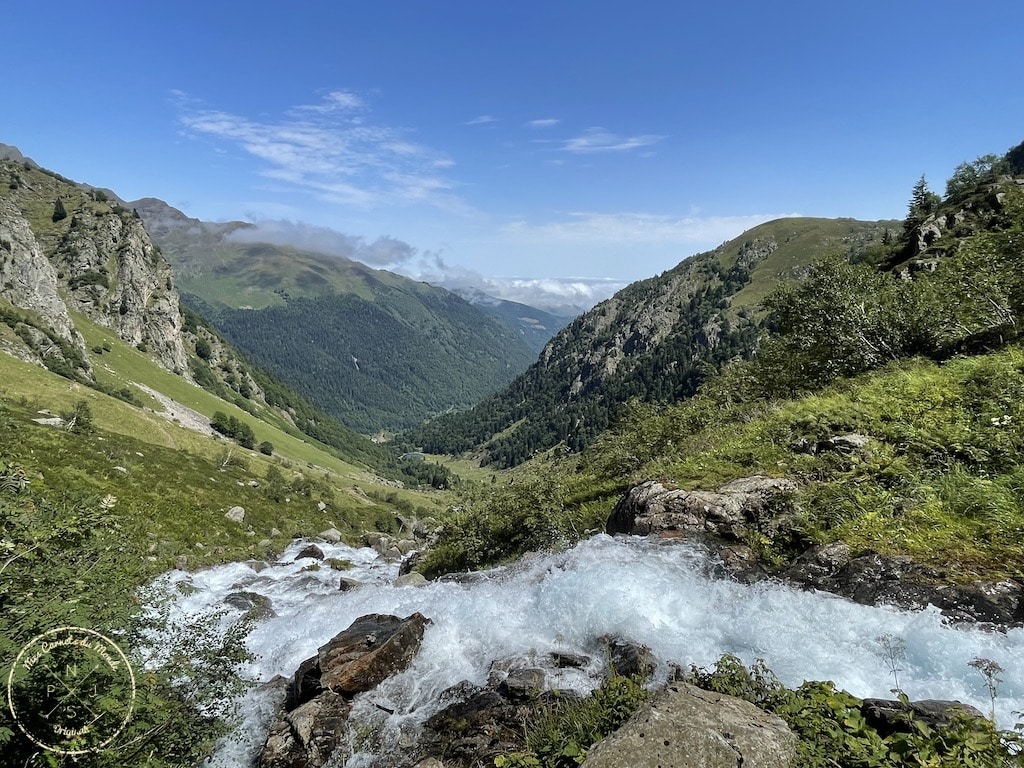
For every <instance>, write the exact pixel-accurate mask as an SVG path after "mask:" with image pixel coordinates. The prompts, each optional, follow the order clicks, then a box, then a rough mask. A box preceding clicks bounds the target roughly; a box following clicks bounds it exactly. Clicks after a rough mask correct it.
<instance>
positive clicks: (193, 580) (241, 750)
mask: <svg viewBox="0 0 1024 768" xmlns="http://www.w3.org/2000/svg"><path fill="white" fill-rule="evenodd" d="M305 544H306V542H296V543H295V544H293V545H292V546H291V547H290V548H289V549H288V550H287V551H286V552H285V553H284V554H283V555H282V557H281V558H280V561H279V563H277V564H273V565H270V566H268V567H266V568H264V569H263V570H262V571H260V572H257V571H256V570H254V569H253V568H252V567H250V566H249V565H246V564H243V563H234V564H230V565H224V566H219V567H215V568H210V569H208V570H203V571H199V572H196V573H192V574H187V573H184V572H181V571H175V572H172V573H169V574H166V575H165V576H163V577H161V579H160V580H158V582H157V586H158V588H160V589H161V590H167V591H168V592H169V593H171V594H174V595H175V596H176V597H175V600H174V606H173V611H174V613H175V614H177V615H179V616H180V617H187V616H191V617H196V616H202V615H204V614H209V613H213V612H214V611H217V610H222V609H223V608H224V607H225V605H224V599H225V597H226V596H228V595H229V594H231V593H232V592H237V591H240V590H245V591H251V592H256V593H259V594H261V595H264V596H266V597H268V598H269V599H270V601H271V604H272V608H273V610H274V612H275V613H276V617H274V618H269V619H264V620H261V621H259V622H258V623H257V624H256V628H255V630H254V631H253V632H252V633H251V634H250V635H249V637H248V646H249V648H250V650H251V651H252V652H253V653H254V654H255V656H256V660H255V662H254V663H252V664H251V665H249V666H247V667H246V668H245V669H244V670H243V671H242V673H243V674H244V675H246V676H248V677H251V678H252V679H253V680H257V681H266V680H269V679H271V678H272V677H273V676H274V675H282V676H285V677H288V676H290V675H291V674H292V673H293V672H294V671H295V669H296V667H297V666H298V665H299V663H300V662H302V661H303V660H304V659H307V658H309V657H310V656H313V655H314V654H315V653H316V650H317V648H318V647H319V646H320V645H323V644H324V643H325V642H327V641H328V640H329V639H331V638H332V637H333V636H334V635H336V634H337V633H338V632H340V631H342V630H344V629H346V628H347V627H348V626H349V624H351V623H352V621H354V620H355V619H356V618H358V617H360V616H363V615H365V614H369V613H385V614H394V615H397V616H400V617H405V616H408V615H410V614H412V613H413V612H415V611H419V612H420V613H422V614H423V615H424V616H426V617H427V618H429V619H430V620H431V621H432V623H431V624H429V625H428V626H427V628H426V633H425V635H424V639H423V645H422V647H421V649H420V651H419V654H418V655H417V656H416V658H415V660H414V661H413V663H412V665H411V667H410V668H409V669H407V670H406V671H404V672H402V673H400V674H398V675H396V676H394V677H392V678H391V679H389V680H387V681H385V682H384V683H383V684H381V685H380V686H379V687H378V688H377V689H376V690H375V691H371V692H369V693H367V694H361V695H360V696H359V697H358V698H357V702H358V703H357V705H356V707H355V709H354V710H353V715H352V716H353V718H369V719H371V720H373V721H374V722H375V723H376V724H378V725H380V726H382V727H383V728H384V733H385V737H384V743H383V744H381V743H380V742H378V743H377V746H376V747H363V748H365V749H387V743H388V742H387V739H388V738H392V739H393V738H397V737H398V734H399V732H400V731H404V730H406V729H409V728H415V726H416V725H417V724H418V723H421V722H423V720H425V719H426V717H428V716H429V715H431V714H433V713H434V712H436V711H437V710H438V708H439V705H438V704H437V703H436V701H437V696H438V694H440V693H441V692H442V691H443V690H445V689H446V688H448V687H450V686H452V685H454V684H456V683H458V682H460V681H462V680H469V681H471V682H473V683H476V684H484V683H485V682H486V680H487V675H488V670H489V667H490V664H491V662H492V661H493V660H496V659H508V658H510V657H521V658H522V657H530V656H531V655H543V654H547V653H550V652H553V651H559V652H569V653H576V654H587V655H589V656H591V657H592V658H593V664H592V668H591V669H590V670H589V671H591V672H595V671H597V669H599V668H600V666H601V665H602V664H603V663H604V662H603V659H602V658H601V654H600V651H599V644H598V643H597V638H598V637H600V636H602V635H616V636H619V637H622V638H625V639H628V640H631V641H633V642H636V643H642V644H643V645H646V646H648V647H649V648H650V649H651V650H652V651H653V652H654V654H655V656H656V657H657V658H658V659H659V661H660V662H661V664H662V665H663V666H662V669H661V670H660V673H661V675H662V676H663V677H664V676H665V675H666V674H667V663H669V662H674V663H677V664H679V665H681V666H682V667H684V668H686V669H688V668H689V665H690V664H698V665H701V666H710V665H713V664H714V662H715V661H716V660H717V659H718V658H719V657H720V656H721V655H722V654H723V653H732V654H735V655H736V656H738V657H740V658H741V659H743V661H744V662H745V663H747V664H750V663H752V662H753V661H754V660H755V659H763V660H764V661H765V662H766V664H767V665H768V667H769V668H771V669H772V670H773V671H774V672H775V673H776V675H778V677H779V678H780V679H781V680H782V682H783V683H785V684H787V685H790V686H795V685H798V684H799V683H801V682H802V681H804V680H831V681H833V682H834V683H835V684H836V686H837V687H839V688H843V689H845V690H847V691H849V692H850V693H852V694H854V695H856V696H859V697H880V698H892V694H891V692H890V691H891V689H892V688H893V687H894V684H895V683H894V679H893V675H892V672H891V670H890V666H889V662H888V661H887V660H886V654H885V650H884V648H883V644H882V643H880V642H879V640H878V638H879V637H883V636H888V637H890V638H892V639H893V640H894V641H896V642H901V643H902V644H903V646H904V647H905V652H904V654H903V658H901V659H899V663H898V666H899V672H898V675H899V686H900V687H901V688H902V689H903V690H904V691H905V692H906V693H907V695H908V696H909V697H910V698H911V699H912V700H916V699H956V700H960V701H963V702H965V703H968V704H972V705H974V706H975V707H977V708H978V709H980V710H981V711H982V712H985V713H988V712H989V710H990V706H991V705H990V699H989V694H988V689H987V687H986V682H985V679H984V677H983V676H982V675H981V674H980V673H979V672H978V671H977V670H976V669H973V668H971V667H969V666H968V663H969V662H970V661H971V660H972V659H974V658H976V657H981V658H985V659H991V660H992V661H995V662H997V663H998V664H999V665H1001V666H1002V667H1003V669H1004V670H1005V671H1004V672H1003V673H1002V674H1001V675H1000V677H1001V678H1002V682H1001V683H1000V684H999V687H998V697H997V698H996V700H995V710H996V717H997V722H998V724H999V726H1000V727H1004V728H1008V727H1012V726H1013V724H1014V723H1015V722H1016V721H1017V720H1019V719H1021V718H1020V717H1019V716H1018V715H1016V714H1015V713H1016V712H1019V711H1020V710H1022V709H1024V630H1020V629H1013V630H1010V631H1008V632H1005V633H1003V632H996V631H989V630H985V629H982V628H978V627H966V626H950V625H947V624H946V623H945V622H944V621H943V618H942V616H940V614H939V613H938V611H936V610H933V609H928V610H925V611H919V612H909V611H902V610H896V609H892V608H886V607H866V606H862V605H857V604H855V603H852V602H850V601H847V600H844V599H841V598H837V597H834V596H831V595H828V594H824V593H816V592H802V591H796V590H794V589H791V588H788V587H785V586H781V585H778V584H773V583H760V584H756V585H753V586H748V585H743V584H739V583H736V582H733V581H730V580H728V579H726V578H721V577H720V573H721V571H720V569H718V568H716V564H715V563H714V562H713V561H712V560H711V558H709V556H708V555H707V554H706V553H705V552H704V551H703V550H702V549H701V548H699V547H698V546H696V545H690V544H685V543H671V544H667V543H661V542H654V541H647V540H643V539H635V538H634V539H627V538H616V539H613V538H610V537H608V536H603V535H602V536H597V537H595V538H593V539H590V540H588V541H585V542H583V543H581V544H579V545H578V546H576V547H574V548H573V549H571V550H569V551H567V552H564V553H559V554H551V555H543V556H537V557H534V558H530V559H527V560H526V561H523V562H521V563H518V564H516V565H515V566H510V567H506V568H500V569H495V570H492V571H488V572H486V573H484V574H482V575H480V576H479V577H478V578H474V579H472V580H467V581H466V582H465V583H457V582H433V583H430V584H427V585H425V586H419V587H417V586H405V587H395V586H392V584H391V582H392V580H393V579H394V578H395V576H396V575H397V564H395V563H389V562H386V561H384V560H383V559H381V558H379V557H378V556H377V553H376V552H374V551H373V550H371V549H365V548H363V549H353V548H350V547H346V546H343V545H331V544H324V543H319V544H318V546H320V547H321V549H322V550H323V551H324V553H325V555H326V557H327V558H344V559H347V560H349V561H351V562H352V563H353V564H354V567H353V568H352V569H351V570H348V571H344V572H342V573H339V572H338V571H335V570H332V569H330V568H329V567H328V566H327V564H326V563H324V564H323V566H322V567H321V569H320V570H316V571H303V567H304V566H309V565H310V564H311V563H313V562H315V561H313V560H310V559H303V560H300V561H298V562H293V560H294V557H295V555H296V553H297V552H298V551H299V550H300V549H301V548H302V546H304V545H305ZM342 575H343V576H345V577H348V578H353V579H357V580H359V581H362V582H364V583H365V584H364V586H362V587H359V588H357V589H352V590H349V591H344V592H343V591H340V590H339V589H338V584H339V577H340V576H342ZM182 582H185V583H187V584H188V585H190V587H192V588H194V591H193V589H182V588H181V583H182ZM183 592H189V593H190V594H182V593H183ZM231 611H232V613H231V614H229V615H230V616H240V615H241V613H242V612H241V611H236V610H235V609H231ZM564 675H565V677H564V678H562V679H558V680H555V681H553V682H554V684H555V685H557V686H558V687H562V688H575V689H582V690H586V689H589V688H590V687H591V686H592V685H593V683H591V682H589V679H588V678H587V677H586V675H585V673H584V671H579V670H567V671H565V672H564ZM549 682H551V681H549ZM242 706H243V712H244V715H245V723H244V725H243V726H242V728H241V730H240V731H239V734H238V735H237V737H236V738H235V739H234V740H232V741H230V742H229V743H227V744H225V746H224V747H223V749H222V751H221V753H220V755H219V760H220V762H221V763H222V764H226V765H244V764H247V762H249V761H250V760H251V759H252V756H253V755H254V754H255V752H256V751H257V750H258V749H259V747H260V746H261V744H262V739H263V738H264V736H265V734H266V727H267V725H268V720H269V717H270V715H271V712H270V710H271V708H272V705H271V704H270V703H269V700H268V697H267V696H266V695H261V694H259V693H257V692H251V693H250V694H248V695H247V696H246V697H245V698H244V700H243V702H242ZM380 707H385V708H386V709H387V710H389V711H393V712H394V714H391V715H386V714H384V712H383V711H382V710H381V709H380ZM365 730H366V729H364V732H365ZM388 734H391V736H390V737H389V736H388ZM392 743H393V742H392ZM370 762H371V757H370V756H369V755H368V754H359V753H357V755H356V756H355V757H354V758H352V759H350V760H349V763H348V765H350V766H355V765H368V764H370Z"/></svg>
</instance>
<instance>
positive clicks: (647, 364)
mask: <svg viewBox="0 0 1024 768" xmlns="http://www.w3.org/2000/svg"><path fill="white" fill-rule="evenodd" d="M894 227H898V224H897V223H896V222H860V221H854V220H852V219H780V220H778V221H773V222H768V223H766V224H762V225H760V226H758V227H755V228H754V229H752V230H750V231H748V232H745V233H744V234H743V235H740V236H739V237H738V238H736V239H734V240H732V241H730V242H727V243H725V244H724V245H722V246H720V247H719V248H717V249H715V250H714V251H709V252H707V253H703V254H699V255H697V256H694V257H692V258H690V259H687V260H686V261H684V262H682V263H681V264H679V265H678V266H676V267H674V268H673V269H671V270H669V271H667V272H665V273H663V274H661V275H659V276H658V277H653V278H650V279H648V280H643V281H640V282H638V283H634V284H633V285H630V286H628V287H627V288H625V289H623V290H622V291H620V292H619V293H617V294H616V295H615V296H613V297H612V298H611V299H609V300H607V301H605V302H603V303H601V304H599V305H598V306H596V307H595V308H594V309H592V310H591V311H590V312H588V313H586V314H585V315H583V316H581V317H579V318H577V319H576V320H574V321H573V322H572V323H570V324H569V325H568V326H567V327H566V328H565V329H563V330H562V331H561V332H560V333H559V334H558V335H557V336H556V337H555V338H554V339H552V341H551V342H550V343H549V344H548V345H547V347H546V348H545V349H544V351H543V353H542V354H541V357H540V359H539V360H538V361H537V362H536V363H535V364H534V365H533V366H531V367H530V368H529V369H528V370H527V371H526V372H525V373H523V374H522V375H520V376H519V377H518V378H517V379H516V380H515V381H514V382H513V383H512V384H510V385H509V386H508V387H506V388H505V389H504V390H502V391H500V392H499V393H497V394H496V395H494V396H493V397H491V398H489V399H487V400H485V401H483V402H482V403H480V404H479V405H477V406H475V407H474V408H472V409H470V410H469V411H466V412H464V413H457V414H448V415H445V416H442V417H440V418H438V419H435V420H433V421H431V422H429V423H428V424H426V425H424V426H423V427H421V428H418V429H416V430H414V431H412V432H411V433H410V439H411V440H412V441H413V442H414V443H417V444H419V445H422V446H423V447H424V448H425V449H426V450H428V451H431V452H435V453H462V452H465V451H470V450H482V452H483V456H484V461H486V462H489V463H492V464H494V465H497V466H513V465H516V464H519V463H520V462H522V461H524V460H525V459H528V458H529V457H530V456H531V455H533V454H534V453H535V452H536V451H538V450H545V449H548V448H551V447H553V446H555V445H557V444H559V443H561V442H564V443H565V445H566V446H567V447H568V448H570V449H572V450H579V449H580V448H582V447H584V446H586V445H587V444H589V443H590V442H591V441H592V440H593V439H594V438H595V437H596V436H597V435H599V434H600V433H601V432H602V431H603V430H604V429H606V428H607V427H608V425H609V424H611V423H612V421H613V420H614V419H615V417H616V415H617V414H618V413H619V412H620V411H621V408H622V407H623V405H624V404H625V403H626V402H627V401H628V400H629V399H630V398H633V397H637V398H640V399H642V400H649V401H663V402H670V401H673V400H676V399H678V398H681V397H686V396H689V395H691V394H693V392H695V391H696V389H697V387H698V385H699V384H700V382H701V381H702V380H703V379H704V378H705V377H706V375H707V374H708V373H709V372H710V371H713V370H715V369H716V368H717V367H719V366H721V365H722V364H724V363H725V362H727V361H729V360H731V359H732V358H734V357H737V356H740V357H742V356H744V355H747V354H749V353H750V352H751V351H752V350H753V348H754V344H755V341H756V339H757V336H758V334H759V332H760V320H759V318H760V313H759V310H758V303H759V301H760V300H761V299H762V298H763V297H764V296H765V295H766V294H767V293H768V292H769V291H770V290H771V288H772V286H774V285H775V284H776V283H777V282H778V281H780V280H786V279H792V278H795V277H799V276H800V275H801V274H802V273H803V272H804V271H806V269H807V267H808V266H809V265H810V264H811V262H812V261H813V260H814V259H815V258H817V257H820V256H822V255H825V254H827V253H839V254H842V255H844V256H852V257H858V256H860V255H861V254H862V253H864V252H865V251H867V250H868V249H870V248H871V247H873V246H874V245H875V244H877V243H880V242H881V240H882V238H883V237H884V236H885V232H886V231H888V230H891V229H892V228H894Z"/></svg>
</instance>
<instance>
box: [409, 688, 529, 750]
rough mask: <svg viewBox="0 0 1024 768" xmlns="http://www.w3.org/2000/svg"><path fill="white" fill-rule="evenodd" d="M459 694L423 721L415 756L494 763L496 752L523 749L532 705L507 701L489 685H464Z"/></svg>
mask: <svg viewBox="0 0 1024 768" xmlns="http://www.w3.org/2000/svg"><path fill="white" fill-rule="evenodd" d="M459 693H461V694H462V696H461V697H460V699H459V700H458V701H456V702H454V703H452V704H450V705H448V706H447V707H445V708H444V709H442V710H441V711H440V712H438V713H437V714H435V715H433V716H431V717H430V718H429V719H428V720H427V722H426V723H425V724H424V726H423V732H422V734H421V736H420V744H419V748H418V756H420V757H424V758H426V757H433V758H435V759H436V758H439V757H440V758H443V759H444V761H445V764H446V765H452V766H470V765H493V764H494V758H495V757H496V756H497V755H500V754H502V753H504V752H515V751H517V750H520V749H522V748H523V739H524V735H523V723H524V722H526V719H527V718H528V717H529V716H530V714H531V712H532V708H531V705H529V704H522V703H520V704H517V703H513V702H510V701H509V700H508V699H506V698H505V697H504V696H502V695H501V694H499V693H498V692H497V691H495V690H493V689H490V688H479V687H477V686H469V685H465V684H463V685H461V689H460V691H459Z"/></svg>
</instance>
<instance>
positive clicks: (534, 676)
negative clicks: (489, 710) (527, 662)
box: [498, 667, 546, 702]
mask: <svg viewBox="0 0 1024 768" xmlns="http://www.w3.org/2000/svg"><path fill="white" fill-rule="evenodd" d="M545 680H546V675H545V674H544V670H543V669H538V668H536V667H529V668H524V669H513V670H511V671H510V672H509V673H508V675H507V676H506V677H505V679H504V680H502V681H501V683H500V685H499V686H498V693H500V694H501V695H502V696H504V697H505V698H506V699H508V700H509V701H514V702H516V701H535V700H536V699H537V697H538V696H540V694H541V693H543V692H544V683H545Z"/></svg>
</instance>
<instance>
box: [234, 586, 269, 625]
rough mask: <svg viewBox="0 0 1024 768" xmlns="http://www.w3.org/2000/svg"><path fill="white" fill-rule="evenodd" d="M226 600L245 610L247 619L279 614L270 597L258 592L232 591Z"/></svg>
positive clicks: (264, 617) (259, 618) (267, 617)
mask: <svg viewBox="0 0 1024 768" xmlns="http://www.w3.org/2000/svg"><path fill="white" fill-rule="evenodd" d="M224 602H225V603H226V604H228V605H230V606H231V607H232V608H237V609H238V610H240V611H243V612H244V613H245V618H247V619H253V620H256V621H259V620H261V619H271V618H274V617H275V616H277V613H275V612H274V608H273V604H272V603H271V601H270V598H269V597H267V596H266V595H261V594H259V593H257V592H246V591H241V592H232V593H231V594H229V595H228V596H227V597H225V598H224Z"/></svg>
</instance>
